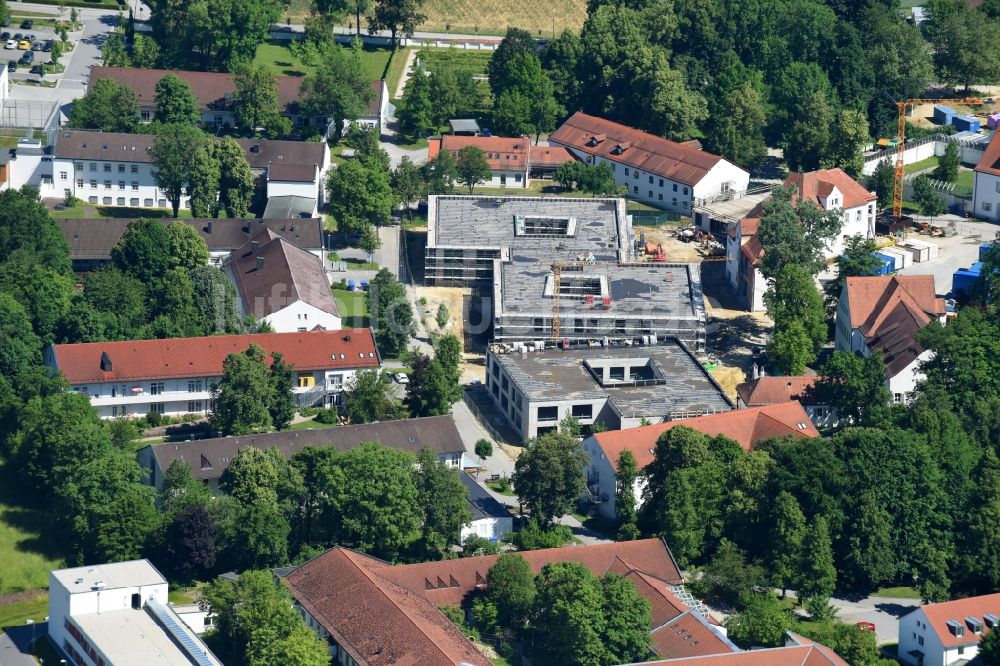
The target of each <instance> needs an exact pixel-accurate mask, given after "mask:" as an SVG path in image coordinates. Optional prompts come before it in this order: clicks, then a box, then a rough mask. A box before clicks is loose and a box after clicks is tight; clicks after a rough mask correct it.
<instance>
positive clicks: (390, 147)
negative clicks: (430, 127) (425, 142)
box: [379, 121, 427, 168]
mask: <svg viewBox="0 0 1000 666" xmlns="http://www.w3.org/2000/svg"><path fill="white" fill-rule="evenodd" d="M395 127H396V122H395V121H390V122H388V123H386V125H385V126H384V127H383V128H382V136H381V137H380V139H379V145H380V146H381V147H382V149H383V150H384V151H385V152H387V153H388V154H389V161H390V162H392V167H393V168H396V167H397V166H399V163H400V162H401V161H402V160H403V157H409V158H410V161H411V162H413V163H414V164H423V163H424V162H426V161H427V148H426V147H424V148H415V149H411V148H402V147H400V146H398V145H397V143H396V142H397V140H398V137H397V135H396V130H395Z"/></svg>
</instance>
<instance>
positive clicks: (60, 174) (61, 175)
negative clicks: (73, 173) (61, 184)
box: [59, 171, 66, 180]
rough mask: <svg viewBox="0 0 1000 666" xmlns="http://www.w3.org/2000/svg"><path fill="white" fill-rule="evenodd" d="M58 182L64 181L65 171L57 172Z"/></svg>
mask: <svg viewBox="0 0 1000 666" xmlns="http://www.w3.org/2000/svg"><path fill="white" fill-rule="evenodd" d="M59 180H66V172H65V171H60V172H59Z"/></svg>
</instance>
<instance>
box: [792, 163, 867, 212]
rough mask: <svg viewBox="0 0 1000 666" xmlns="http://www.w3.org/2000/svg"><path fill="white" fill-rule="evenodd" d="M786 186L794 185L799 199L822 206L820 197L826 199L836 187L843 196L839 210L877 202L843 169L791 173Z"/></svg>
mask: <svg viewBox="0 0 1000 666" xmlns="http://www.w3.org/2000/svg"><path fill="white" fill-rule="evenodd" d="M785 185H794V186H795V189H796V190H798V196H797V198H798V199H809V200H811V201H812V202H813V203H815V204H816V205H820V197H822V198H824V199H825V198H826V197H828V196H829V195H830V193H831V192H832V191H833V188H834V187H836V188H837V190H839V191H840V194H841V195H842V196H843V201H842V202H840V205H839V206H837V207H838V208H844V209H847V208H857V207H858V206H863V205H865V204H867V203H870V202H872V201H875V199H876V198H877V197H876V196H875V195H874V194H873V193H871V192H869V191H868V190H866V189H865V188H864V187H862V186H861V185H860V184H859V183H858V181H856V180H854V179H853V178H851V177H850V176H848V175H847V174H846V173H845V172H844V170H843V169H820V170H818V171H810V172H808V173H790V174H788V177H787V178H785Z"/></svg>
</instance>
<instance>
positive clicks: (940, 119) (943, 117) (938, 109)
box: [934, 104, 955, 125]
mask: <svg viewBox="0 0 1000 666" xmlns="http://www.w3.org/2000/svg"><path fill="white" fill-rule="evenodd" d="M954 117H955V109H953V108H951V107H950V106H945V105H944V104H935V105H934V122H935V123H937V124H938V125H951V120H952V118H954Z"/></svg>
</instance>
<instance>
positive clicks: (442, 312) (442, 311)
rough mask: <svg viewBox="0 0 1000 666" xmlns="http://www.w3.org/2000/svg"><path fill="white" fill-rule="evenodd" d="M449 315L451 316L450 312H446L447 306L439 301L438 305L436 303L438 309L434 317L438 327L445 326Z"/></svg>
mask: <svg viewBox="0 0 1000 666" xmlns="http://www.w3.org/2000/svg"><path fill="white" fill-rule="evenodd" d="M450 317H451V313H450V312H448V306H447V305H445V304H444V303H441V304H440V305H438V311H437V317H436V321H437V325H438V328H444V327H445V326H447V325H448V319H449V318H450Z"/></svg>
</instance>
